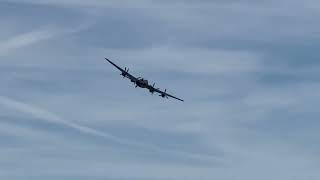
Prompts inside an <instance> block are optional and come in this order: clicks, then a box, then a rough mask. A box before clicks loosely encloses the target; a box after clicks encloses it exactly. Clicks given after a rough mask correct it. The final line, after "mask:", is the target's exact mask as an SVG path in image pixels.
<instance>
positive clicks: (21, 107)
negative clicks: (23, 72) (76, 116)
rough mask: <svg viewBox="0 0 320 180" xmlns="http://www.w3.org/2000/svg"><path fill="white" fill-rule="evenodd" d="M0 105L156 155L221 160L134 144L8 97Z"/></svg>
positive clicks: (143, 144) (208, 156) (1, 100)
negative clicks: (164, 154) (163, 154)
mask: <svg viewBox="0 0 320 180" xmlns="http://www.w3.org/2000/svg"><path fill="white" fill-rule="evenodd" d="M0 105H2V106H4V107H7V108H10V109H14V110H17V111H19V112H22V113H25V114H29V115H31V116H33V117H35V118H37V119H42V120H45V121H46V122H49V123H52V124H57V125H61V126H64V127H68V128H72V129H75V130H77V131H78V132H81V133H84V134H88V135H93V136H96V137H101V138H104V139H108V140H111V141H113V142H116V143H118V144H121V145H127V146H133V147H139V148H143V149H147V150H150V151H153V152H158V153H167V154H170V155H174V156H179V157H184V158H186V157H187V158H192V159H198V160H200V159H201V160H205V161H208V160H214V161H215V162H217V161H221V159H219V158H217V157H214V156H211V155H204V154H194V153H188V152H182V151H175V150H167V149H163V148H160V147H157V146H154V145H150V144H145V143H141V142H136V141H132V140H128V139H125V138H120V137H117V136H114V135H111V134H108V133H105V132H101V131H98V130H96V129H93V128H90V127H86V126H83V125H80V124H77V123H74V122H68V121H66V120H64V119H63V118H61V117H59V116H58V115H56V114H54V113H51V112H49V111H47V110H44V109H42V108H39V107H36V106H33V105H30V104H26V103H24V102H20V101H16V100H13V99H11V98H8V97H4V96H0Z"/></svg>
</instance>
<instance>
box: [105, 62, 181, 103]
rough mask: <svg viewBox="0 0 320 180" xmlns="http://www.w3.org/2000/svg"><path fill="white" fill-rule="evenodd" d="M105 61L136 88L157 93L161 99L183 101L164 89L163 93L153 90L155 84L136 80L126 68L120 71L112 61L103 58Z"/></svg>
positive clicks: (139, 78) (157, 89)
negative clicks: (169, 98)
mask: <svg viewBox="0 0 320 180" xmlns="http://www.w3.org/2000/svg"><path fill="white" fill-rule="evenodd" d="M105 59H106V60H107V61H108V62H109V63H111V64H112V65H113V66H115V67H116V68H117V69H119V70H120V71H121V74H120V75H121V76H123V78H128V79H130V81H131V82H133V83H134V84H135V85H136V87H140V88H146V89H148V90H149V92H150V93H151V94H153V93H154V92H157V93H159V94H160V95H159V96H161V97H163V98H168V97H171V98H174V99H177V100H179V101H184V100H182V99H180V98H177V97H174V96H172V95H170V94H168V93H167V90H166V89H165V90H164V91H161V90H159V88H155V87H154V85H155V83H153V85H150V84H149V83H148V80H146V79H143V78H141V77H138V78H136V77H134V76H132V75H131V74H130V73H129V68H128V69H127V68H124V69H122V68H120V67H119V66H117V65H116V64H114V63H113V62H112V61H110V60H109V59H107V58H105Z"/></svg>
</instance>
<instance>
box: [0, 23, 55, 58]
mask: <svg viewBox="0 0 320 180" xmlns="http://www.w3.org/2000/svg"><path fill="white" fill-rule="evenodd" d="M60 32H61V31H59V30H57V29H56V30H55V29H54V28H49V27H43V28H40V29H37V30H33V31H30V32H26V33H22V34H19V35H17V36H15V37H12V38H9V39H8V40H6V41H3V42H0V56H3V55H7V54H8V53H10V52H12V51H15V50H17V49H19V48H23V47H27V46H30V45H33V44H36V43H39V42H41V41H45V40H48V39H51V38H53V37H55V36H57V35H58V34H60Z"/></svg>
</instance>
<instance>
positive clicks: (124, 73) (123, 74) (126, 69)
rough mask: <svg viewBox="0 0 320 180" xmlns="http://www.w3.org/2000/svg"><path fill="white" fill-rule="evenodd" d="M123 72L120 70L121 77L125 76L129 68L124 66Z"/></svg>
mask: <svg viewBox="0 0 320 180" xmlns="http://www.w3.org/2000/svg"><path fill="white" fill-rule="evenodd" d="M124 71H125V72H122V73H121V74H120V75H121V76H123V78H125V77H126V76H127V73H128V72H129V68H127V67H125V68H124Z"/></svg>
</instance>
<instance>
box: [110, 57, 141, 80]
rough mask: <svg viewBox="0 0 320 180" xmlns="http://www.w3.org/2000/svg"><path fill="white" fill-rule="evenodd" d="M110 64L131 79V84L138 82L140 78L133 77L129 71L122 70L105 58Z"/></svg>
mask: <svg viewBox="0 0 320 180" xmlns="http://www.w3.org/2000/svg"><path fill="white" fill-rule="evenodd" d="M105 59H106V60H107V61H108V62H109V63H110V64H112V65H113V66H114V67H116V68H117V69H119V71H121V75H122V76H124V77H126V78H128V79H130V80H131V82H137V81H138V78H136V77H134V76H132V75H131V74H130V73H129V72H128V71H129V68H128V69H122V68H121V67H119V66H117V65H116V64H115V63H113V62H112V61H110V60H109V59H108V58H105Z"/></svg>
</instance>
